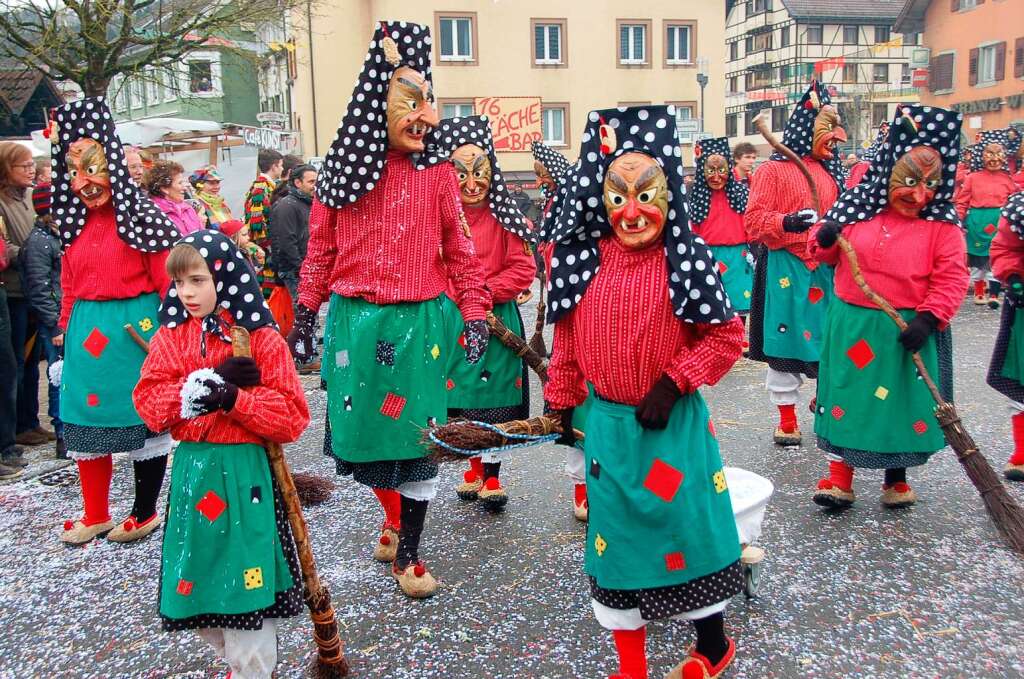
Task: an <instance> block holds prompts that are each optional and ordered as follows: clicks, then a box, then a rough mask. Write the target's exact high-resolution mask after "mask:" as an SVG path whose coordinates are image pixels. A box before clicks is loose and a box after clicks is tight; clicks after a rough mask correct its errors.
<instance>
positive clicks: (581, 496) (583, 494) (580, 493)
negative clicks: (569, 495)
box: [573, 483, 587, 507]
mask: <svg viewBox="0 0 1024 679" xmlns="http://www.w3.org/2000/svg"><path fill="white" fill-rule="evenodd" d="M574 495H575V497H574V498H573V501H574V502H575V503H576V506H577V507H579V506H581V505H583V504H584V503H585V502H586V501H587V484H585V483H577V484H576V488H575V492H574Z"/></svg>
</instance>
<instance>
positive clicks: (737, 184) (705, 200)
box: [690, 137, 750, 224]
mask: <svg viewBox="0 0 1024 679" xmlns="http://www.w3.org/2000/svg"><path fill="white" fill-rule="evenodd" d="M716 153H717V154H719V155H720V156H722V157H724V158H725V159H726V162H727V163H729V179H728V180H727V181H726V183H725V195H726V197H727V198H728V199H729V207H731V208H732V209H733V210H735V211H736V212H738V213H740V214H743V213H744V212H746V210H747V196H749V195H750V188H749V187H748V186H747V185H746V184H744V183H743V182H741V181H739V180H737V179H736V175H735V174H733V167H734V165H735V163H734V162H733V158H732V152H731V151H730V150H729V138H728V137H715V138H713V139H701V140H699V141H697V145H696V146H694V147H693V155H694V157H695V158H696V166H697V169H696V171H695V174H694V176H693V184H692V185H691V186H690V220H691V221H692V222H693V223H694V224H701V223H703V222H704V220H705V219H707V218H708V210H710V209H711V187H710V186H708V180H707V179H706V178H705V177H704V162H705V161H706V160H707V158H708V156H711V155H714V154H716Z"/></svg>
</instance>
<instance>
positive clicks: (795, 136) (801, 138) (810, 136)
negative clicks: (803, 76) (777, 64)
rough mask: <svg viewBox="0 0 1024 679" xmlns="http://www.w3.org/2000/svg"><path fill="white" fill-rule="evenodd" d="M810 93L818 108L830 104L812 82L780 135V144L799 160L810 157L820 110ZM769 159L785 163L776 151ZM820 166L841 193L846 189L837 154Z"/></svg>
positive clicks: (824, 93) (824, 90)
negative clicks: (815, 100) (823, 167)
mask: <svg viewBox="0 0 1024 679" xmlns="http://www.w3.org/2000/svg"><path fill="white" fill-rule="evenodd" d="M812 92H814V94H815V96H816V97H817V99H818V106H825V105H826V104H831V103H832V96H831V95H830V94H829V93H828V89H827V88H825V87H823V86H822V85H821V83H820V82H818V81H817V80H812V81H811V85H810V87H808V88H807V91H806V92H804V96H802V97H801V98H800V101H798V102H797V103H796V108H794V109H793V112H792V113H790V114H789V120H787V121H786V129H785V130H784V131H783V133H782V143H783V144H785V145H786V146H787V147H789V149H790V150H791V151H793V153H795V154H796V155H798V156H800V157H801V158H803V157H804V156H809V155H811V146H812V144H813V142H814V119H815V118H817V117H818V111H819V110H820V109H819V108H818V107H816V106H815V105H814V101H813V100H812V98H811V93H812ZM771 159H772V160H782V161H785V160H786V157H785V156H784V155H782V154H781V153H779V152H777V151H776V152H775V153H773V154H772V155H771ZM822 165H824V166H825V169H826V170H828V173H829V174H830V175H832V178H833V179H835V180H836V185H837V186H838V187H839V191H840V192H842V190H843V189H844V188H846V171H845V170H844V169H843V161H842V160H841V159H840V158H839V154H838V153H833V154H832V158H831V159H829V160H826V161H825V162H823V163H822Z"/></svg>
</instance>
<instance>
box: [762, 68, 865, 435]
mask: <svg viewBox="0 0 1024 679" xmlns="http://www.w3.org/2000/svg"><path fill="white" fill-rule="evenodd" d="M829 101H830V99H829V94H828V91H827V90H826V89H825V88H824V87H822V86H821V84H820V83H818V82H817V81H814V82H812V83H811V86H810V88H809V89H808V90H807V92H805V93H804V96H803V98H802V99H801V100H800V102H799V103H798V104H797V106H796V108H795V109H794V110H793V113H792V114H791V115H790V117H789V121H788V122H787V123H786V130H785V132H784V133H783V137H782V142H783V143H784V144H785V145H786V146H787V147H789V148H790V149H791V150H792V151H793V152H794V153H795V154H796V155H797V156H798V157H799V158H801V159H802V160H803V163H804V165H805V166H806V167H807V169H808V170H809V171H810V173H811V176H812V177H813V178H814V183H815V186H817V189H818V199H819V201H820V203H821V209H822V210H827V209H828V208H830V207H832V203H834V202H835V199H836V197H837V196H838V195H839V192H840V191H841V190H843V188H844V185H845V176H844V174H843V166H842V162H841V161H840V159H839V157H838V155H837V154H836V150H835V147H836V144H837V143H839V142H844V141H846V133H845V132H844V131H843V128H842V127H840V126H839V125H840V121H839V116H838V114H837V113H836V111H835V109H834V108H833V107H832V106H831V104H830V103H829ZM817 210H818V207H817V206H816V205H814V201H813V199H812V197H811V192H810V189H809V188H808V186H807V180H806V179H805V178H804V175H803V174H802V173H801V172H800V169H799V168H798V167H797V166H796V164H795V163H793V162H792V161H789V160H786V159H785V157H784V156H782V155H781V154H779V153H775V154H773V155H772V157H771V160H769V161H768V162H766V163H764V164H763V165H762V166H761V167H760V168H758V170H757V172H756V173H754V179H753V181H752V182H751V185H750V198H749V199H748V200H747V212H746V214H745V215H744V225H745V226H746V228H747V237H748V238H749V239H750V241H752V242H758V243H762V244H763V245H765V246H766V247H765V248H760V252H759V253H758V259H757V265H756V266H755V268H754V299H753V301H752V302H751V305H750V358H752V359H754V360H755V361H763V362H765V363H767V364H768V375H767V378H766V380H765V386H766V388H767V390H768V393H769V396H770V398H771V402H772V403H773V404H775V406H776V407H777V408H778V409H779V424H778V426H777V427H776V428H775V434H774V436H773V439H774V441H775V443H776V445H798V444H799V443H800V440H801V437H800V427H799V425H798V424H797V418H796V403H797V400H798V399H799V396H800V391H799V390H800V385H801V384H803V377H802V376H801V375H806V376H807V377H809V378H812V379H814V378H817V376H818V358H819V356H820V352H821V339H822V330H823V328H824V326H825V315H826V313H827V311H828V303H829V300H830V299H831V298H832V268H831V267H830V266H828V265H827V264H826V265H821V264H820V263H819V262H818V261H817V260H815V259H814V258H813V257H811V256H810V255H809V254H808V252H807V232H808V230H809V229H810V228H811V227H812V226H813V225H814V224H815V223H816V222H817V221H818V219H819V217H818V212H817Z"/></svg>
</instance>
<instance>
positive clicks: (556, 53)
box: [531, 19, 566, 66]
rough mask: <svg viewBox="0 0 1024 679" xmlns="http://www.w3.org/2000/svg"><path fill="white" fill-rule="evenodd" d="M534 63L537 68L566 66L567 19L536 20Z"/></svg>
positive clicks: (533, 22)
mask: <svg viewBox="0 0 1024 679" xmlns="http://www.w3.org/2000/svg"><path fill="white" fill-rule="evenodd" d="M531 23H532V24H533V63H534V65H535V66H565V65H566V63H565V24H566V21H565V19H534V20H531Z"/></svg>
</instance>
